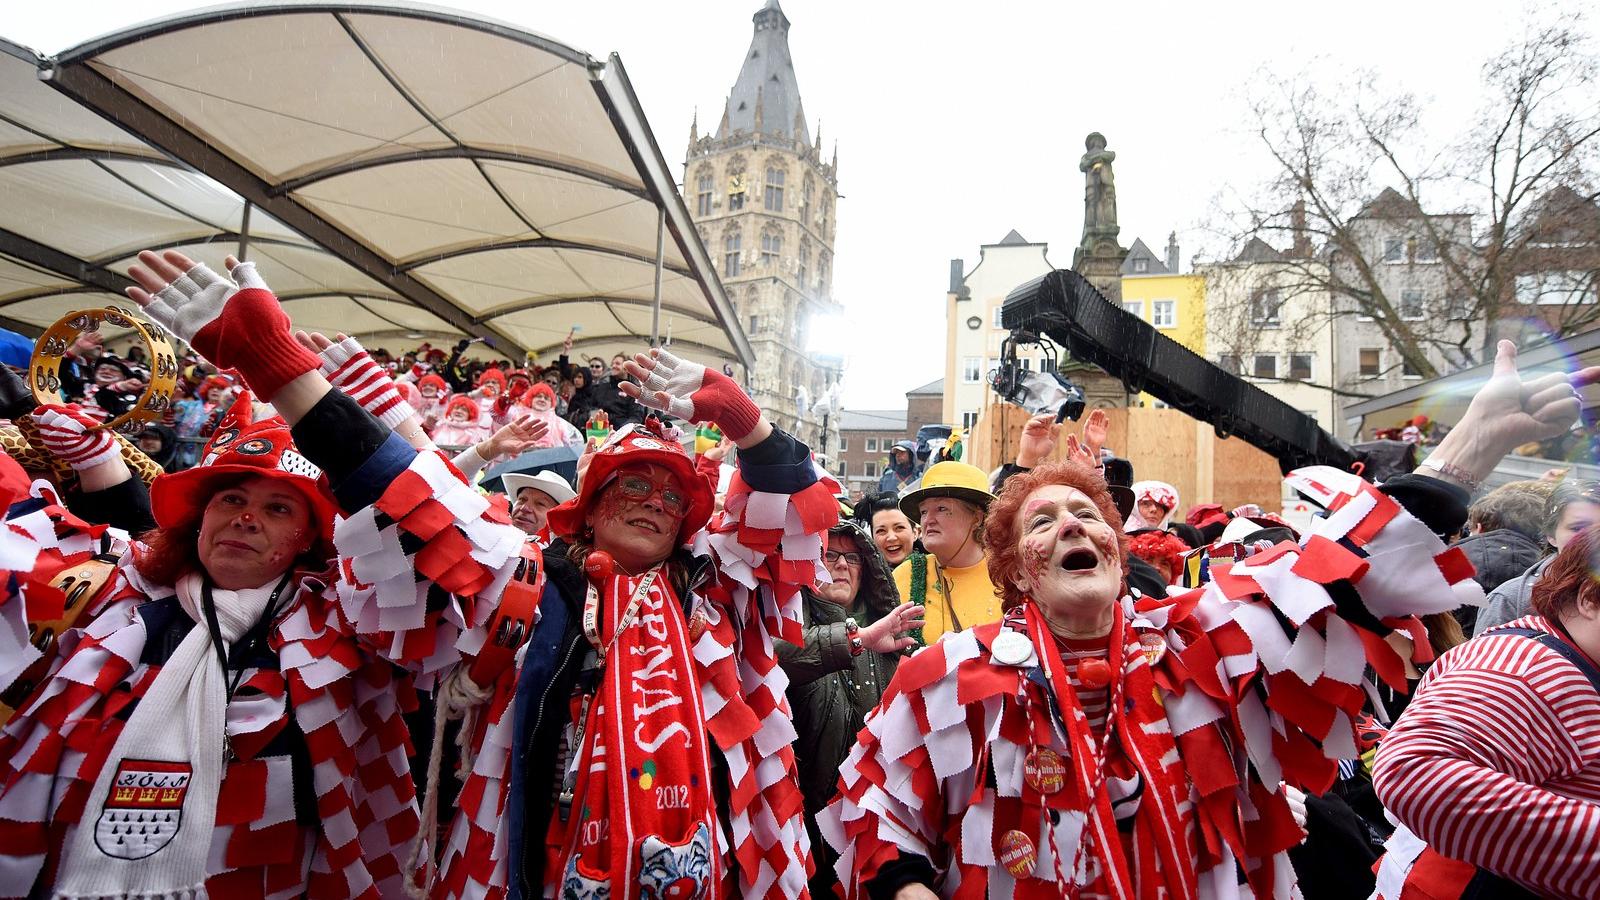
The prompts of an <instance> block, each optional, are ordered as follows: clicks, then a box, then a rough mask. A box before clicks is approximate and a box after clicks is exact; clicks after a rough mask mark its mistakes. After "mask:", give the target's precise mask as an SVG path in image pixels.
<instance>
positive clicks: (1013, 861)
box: [1000, 829, 1039, 878]
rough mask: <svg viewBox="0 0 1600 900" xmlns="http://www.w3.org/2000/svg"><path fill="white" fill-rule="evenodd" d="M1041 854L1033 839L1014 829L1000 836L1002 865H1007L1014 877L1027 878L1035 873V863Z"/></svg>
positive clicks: (1007, 869) (1008, 870)
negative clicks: (1034, 845)
mask: <svg viewBox="0 0 1600 900" xmlns="http://www.w3.org/2000/svg"><path fill="white" fill-rule="evenodd" d="M1038 859H1039V854H1038V852H1037V851H1035V850H1034V849H1033V839H1032V838H1030V837H1028V836H1027V835H1026V834H1023V833H1022V832H1021V831H1018V830H1016V829H1012V830H1010V831H1008V832H1006V833H1005V836H1004V837H1002V838H1000V865H1002V866H1005V867H1006V871H1007V872H1010V873H1011V877H1012V878H1026V877H1027V876H1029V875H1032V874H1033V864H1034V863H1035V862H1037V861H1038Z"/></svg>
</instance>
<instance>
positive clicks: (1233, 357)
mask: <svg viewBox="0 0 1600 900" xmlns="http://www.w3.org/2000/svg"><path fill="white" fill-rule="evenodd" d="M1217 367H1218V368H1220V369H1221V370H1222V371H1224V372H1227V373H1228V374H1229V375H1238V374H1239V373H1241V372H1243V371H1244V363H1243V361H1242V360H1241V359H1240V358H1239V354H1237V353H1224V354H1222V355H1221V356H1219V357H1217Z"/></svg>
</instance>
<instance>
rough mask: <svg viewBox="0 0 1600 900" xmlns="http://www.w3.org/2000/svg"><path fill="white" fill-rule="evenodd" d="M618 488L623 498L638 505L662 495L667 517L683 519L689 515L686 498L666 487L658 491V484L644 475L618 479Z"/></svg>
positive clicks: (661, 487) (662, 506)
mask: <svg viewBox="0 0 1600 900" xmlns="http://www.w3.org/2000/svg"><path fill="white" fill-rule="evenodd" d="M617 488H618V489H619V490H621V491H622V496H624V497H627V498H628V499H629V500H633V501H635V502H637V503H643V502H644V501H646V500H649V499H650V498H651V497H652V496H654V495H655V494H657V493H659V494H660V495H661V508H662V509H664V510H666V512H667V515H669V516H672V517H673V518H675V519H681V518H683V517H684V516H686V515H688V514H689V501H688V500H686V499H684V496H683V495H682V494H680V493H678V492H677V491H675V490H673V489H672V488H670V487H667V486H666V485H662V486H660V488H659V490H658V489H657V486H656V483H655V482H653V481H651V480H650V479H648V478H645V477H644V476H643V475H623V476H621V477H619V478H618V479H617Z"/></svg>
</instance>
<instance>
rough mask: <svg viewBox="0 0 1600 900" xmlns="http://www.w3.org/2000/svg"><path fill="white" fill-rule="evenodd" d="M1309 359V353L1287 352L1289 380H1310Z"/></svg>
mask: <svg viewBox="0 0 1600 900" xmlns="http://www.w3.org/2000/svg"><path fill="white" fill-rule="evenodd" d="M1311 359H1312V357H1311V354H1309V353H1291V354H1289V380H1290V381H1310V380H1311Z"/></svg>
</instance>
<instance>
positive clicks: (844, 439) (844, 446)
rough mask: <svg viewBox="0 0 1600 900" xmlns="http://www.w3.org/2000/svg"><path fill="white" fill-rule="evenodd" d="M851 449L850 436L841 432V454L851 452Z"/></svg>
mask: <svg viewBox="0 0 1600 900" xmlns="http://www.w3.org/2000/svg"><path fill="white" fill-rule="evenodd" d="M849 449H850V435H848V434H845V433H843V432H840V433H839V452H840V453H843V452H845V451H846V450H849Z"/></svg>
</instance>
